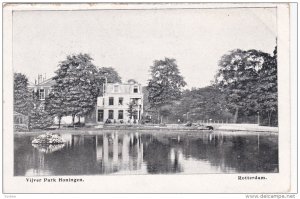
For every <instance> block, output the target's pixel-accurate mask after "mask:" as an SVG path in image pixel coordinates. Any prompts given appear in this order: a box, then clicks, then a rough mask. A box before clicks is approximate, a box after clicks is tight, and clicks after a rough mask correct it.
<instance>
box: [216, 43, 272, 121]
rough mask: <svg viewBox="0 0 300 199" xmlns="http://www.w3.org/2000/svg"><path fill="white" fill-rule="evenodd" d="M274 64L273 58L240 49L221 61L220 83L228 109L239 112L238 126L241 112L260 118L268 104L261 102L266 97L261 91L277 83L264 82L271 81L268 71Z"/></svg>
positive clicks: (265, 54)
mask: <svg viewBox="0 0 300 199" xmlns="http://www.w3.org/2000/svg"><path fill="white" fill-rule="evenodd" d="M270 60H272V57H271V55H270V54H268V53H264V52H262V51H257V50H248V51H244V50H240V49H237V50H233V51H230V52H229V54H225V55H223V56H222V57H221V60H220V61H219V71H218V73H217V75H216V83H217V85H218V86H219V88H221V90H222V92H224V94H225V95H226V101H227V103H228V107H229V108H230V109H231V110H232V111H233V110H235V111H234V112H235V119H234V121H235V122H236V121H237V119H238V115H240V114H239V110H242V112H243V114H245V115H254V114H257V112H258V111H259V110H260V107H261V102H262V101H265V100H266V99H265V98H264V97H263V99H261V97H262V96H263V95H264V94H263V93H262V92H261V91H262V90H263V89H261V88H260V87H261V86H265V85H268V83H271V84H272V82H273V81H274V80H270V79H269V80H267V81H266V82H264V83H263V84H262V82H261V80H262V79H264V78H265V77H267V75H266V74H265V73H266V71H265V70H264V68H268V67H270ZM259 84H262V85H259Z"/></svg>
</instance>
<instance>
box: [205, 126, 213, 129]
mask: <svg viewBox="0 0 300 199" xmlns="http://www.w3.org/2000/svg"><path fill="white" fill-rule="evenodd" d="M206 127H207V129H208V130H214V127H212V126H206Z"/></svg>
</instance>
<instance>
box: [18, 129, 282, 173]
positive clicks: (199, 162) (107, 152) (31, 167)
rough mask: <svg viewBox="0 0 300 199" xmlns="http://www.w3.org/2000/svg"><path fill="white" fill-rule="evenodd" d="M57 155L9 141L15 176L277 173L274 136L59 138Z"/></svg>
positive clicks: (90, 135)
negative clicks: (61, 143) (60, 143)
mask: <svg viewBox="0 0 300 199" xmlns="http://www.w3.org/2000/svg"><path fill="white" fill-rule="evenodd" d="M61 136H62V138H63V139H64V140H65V141H66V143H65V146H64V147H62V148H61V149H59V150H48V153H44V152H41V150H39V148H34V147H33V146H31V140H32V138H33V137H26V136H24V137H16V138H15V164H14V171H15V175H17V176H22V175H28V176H38V175H93V174H110V173H120V174H122V173H123V174H131V173H144V174H146V173H150V174H156V173H182V172H184V173H228V172H232V173H236V172H240V173H242V172H278V146H277V142H278V140H277V136H261V135H259V134H258V135H251V136H244V135H243V136H238V135H234V134H229V135H228V134H227V135H226V134H225V135H224V134H223V133H212V134H208V133H201V134H197V133H184V134H183V133H178V134H176V133H173V134H167V133H166V134H163V133H154V134H150V133H149V134H147V133H143V134H141V133H137V132H128V133H123V132H121V133H120V132H117V131H116V132H110V133H103V134H96V135H93V133H90V132H86V133H85V134H74V135H72V134H62V135H61Z"/></svg>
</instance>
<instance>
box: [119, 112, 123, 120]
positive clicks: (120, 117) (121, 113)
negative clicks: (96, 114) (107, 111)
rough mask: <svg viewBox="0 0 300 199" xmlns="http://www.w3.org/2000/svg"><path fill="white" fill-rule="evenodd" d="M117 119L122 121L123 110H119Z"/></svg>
mask: <svg viewBox="0 0 300 199" xmlns="http://www.w3.org/2000/svg"><path fill="white" fill-rule="evenodd" d="M118 119H119V120H122V119H123V110H119V114H118Z"/></svg>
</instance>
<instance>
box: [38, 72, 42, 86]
mask: <svg viewBox="0 0 300 199" xmlns="http://www.w3.org/2000/svg"><path fill="white" fill-rule="evenodd" d="M41 82H42V75H40V74H38V84H40V83H41Z"/></svg>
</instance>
